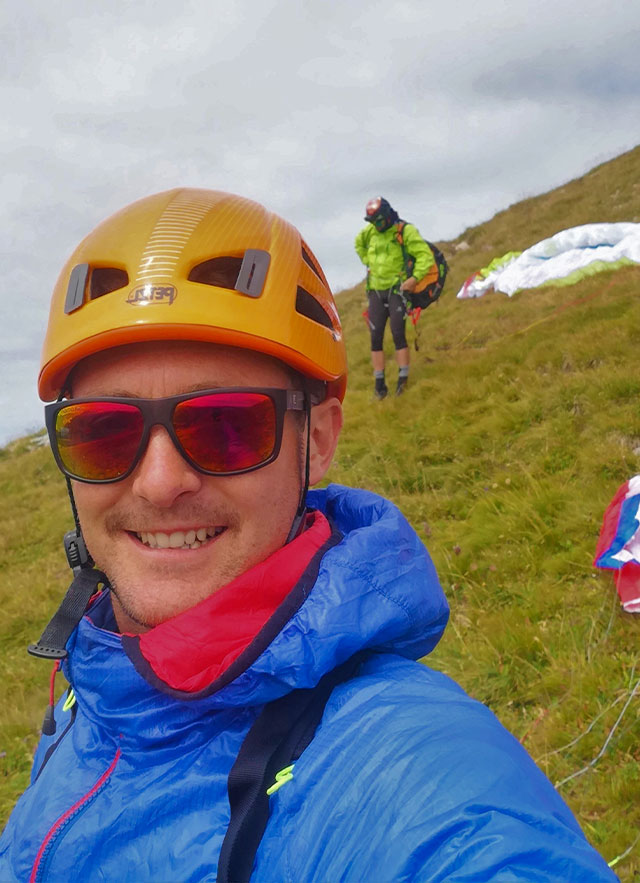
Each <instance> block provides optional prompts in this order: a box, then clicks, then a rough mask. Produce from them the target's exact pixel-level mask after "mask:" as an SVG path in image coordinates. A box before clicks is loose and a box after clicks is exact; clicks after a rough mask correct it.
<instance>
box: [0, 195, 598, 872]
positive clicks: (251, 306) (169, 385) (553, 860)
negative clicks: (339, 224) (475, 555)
mask: <svg viewBox="0 0 640 883" xmlns="http://www.w3.org/2000/svg"><path fill="white" fill-rule="evenodd" d="M345 379H346V361H345V350H344V345H343V340H342V333H341V329H340V323H339V319H338V314H337V312H336V309H335V304H334V301H333V297H332V295H331V292H330V290H329V287H328V285H327V282H326V279H325V277H324V275H323V273H322V270H321V268H320V266H319V265H318V263H317V261H316V259H315V258H314V256H313V254H312V253H311V251H310V250H309V249H308V247H307V246H306V245H305V243H304V242H303V241H302V240H301V238H300V235H299V234H298V232H297V230H295V228H293V227H292V226H291V225H289V224H287V223H286V222H285V221H283V220H282V219H280V218H278V217H277V216H275V215H272V214H270V213H269V212H267V211H266V210H265V209H263V208H262V207H261V206H259V205H257V204H255V203H253V202H250V201H249V200H245V199H241V198H239V197H235V196H230V195H227V194H223V193H219V192H211V191H206V190H177V191H171V192H168V193H163V194H159V195H157V196H153V197H149V198H146V199H143V200H141V201H140V202H138V203H134V204H133V205H131V206H129V207H127V208H125V209H124V210H123V211H121V212H120V213H118V214H116V215H115V216H113V217H112V218H110V219H109V220H107V221H105V222H104V223H103V224H102V225H100V226H99V227H98V228H97V229H96V230H95V231H94V232H93V233H92V234H90V235H89V236H88V237H87V238H86V239H85V240H84V241H83V242H82V243H81V244H80V246H79V247H78V249H77V250H76V251H75V253H74V254H73V255H72V257H71V259H70V260H69V262H68V263H67V265H66V266H65V268H64V269H63V271H62V274H61V276H60V279H59V281H58V284H57V286H56V289H55V292H54V295H53V301H52V307H51V315H50V321H49V328H48V332H47V338H46V341H45V345H44V351H43V361H42V370H41V374H40V380H39V389H40V394H41V396H42V397H43V398H44V399H45V400H54V399H57V400H58V401H57V402H54V403H53V404H50V405H48V406H47V409H46V411H47V426H48V429H49V435H50V438H51V443H52V448H53V452H54V455H55V457H56V460H57V463H58V465H59V466H60V468H61V469H62V471H63V473H64V474H65V476H66V477H67V479H68V480H69V482H70V484H69V489H70V495H71V497H72V501H73V507H74V509H73V511H74V514H75V516H76V522H77V530H76V531H75V532H73V534H72V537H71V540H70V541H69V542H68V546H69V554H70V558H71V562H72V564H73V565H74V567H75V571H76V577H75V579H74V582H73V583H72V586H71V588H70V590H69V594H68V595H67V596H66V598H65V599H64V601H63V603H62V607H61V611H62V612H60V611H59V613H58V614H57V615H56V616H55V617H54V619H53V620H52V622H51V623H50V625H49V626H48V627H47V629H46V630H45V632H44V634H43V636H42V638H41V639H40V641H39V642H38V643H37V644H36V645H35V646H32V648H31V650H32V652H34V653H36V654H39V655H42V656H45V657H49V658H62V670H63V672H64V674H65V677H66V678H67V679H68V681H69V683H70V685H71V690H70V692H69V693H68V695H67V696H65V697H63V699H62V700H61V701H60V703H59V704H58V707H57V708H56V710H55V725H54V723H53V720H52V715H49V719H48V721H47V726H46V730H47V732H48V733H49V734H48V735H46V734H45V735H44V736H43V739H42V741H41V744H40V746H39V748H38V750H37V753H36V757H35V760H34V768H33V775H32V785H31V787H30V788H29V789H28V790H27V791H26V792H25V794H24V795H23V796H22V798H21V799H20V801H19V802H18V804H17V807H16V809H15V810H14V813H13V815H12V817H11V819H10V822H9V824H8V826H7V828H6V830H5V832H4V835H3V838H2V841H1V843H0V879H1V880H3V881H9V880H20V881H22V880H27V879H28V880H32V881H40V880H54V881H57V880H64V881H85V880H94V879H100V880H109V881H111V880H113V881H116V880H117V881H141V880H149V881H201V880H214V879H217V880H224V881H234V883H237V881H239V880H248V879H249V878H250V879H251V880H252V881H280V880H291V881H334V880H335V881H337V880H343V881H352V883H360V881H363V880H371V881H376V883H386V881H398V880H421V881H427V880H429V881H430V880H463V879H465V880H477V881H484V880H502V881H506V880H533V879H536V880H542V879H544V880H563V881H576V883H577V881H580V883H585V881H595V880H612V879H615V878H614V877H613V875H612V874H611V872H610V871H609V869H608V868H607V866H606V864H605V863H604V862H603V861H602V859H601V858H600V857H599V856H598V855H597V854H596V853H595V852H594V851H593V849H592V848H591V847H590V846H589V845H588V843H587V842H586V840H585V839H584V837H583V835H582V833H581V831H580V829H579V827H578V825H577V823H576V821H575V819H574V818H573V816H572V815H571V812H570V811H569V809H568V808H567V807H566V806H565V804H564V803H563V801H562V800H561V798H560V797H559V796H558V795H557V794H556V792H555V791H554V789H553V788H552V786H551V785H550V783H549V782H548V781H547V779H546V778H545V777H544V776H543V775H542V774H541V773H540V772H539V771H538V770H537V768H536V767H535V765H534V764H533V762H532V761H531V760H530V758H529V757H528V755H527V754H526V752H525V751H524V750H523V749H522V748H521V746H520V745H519V744H518V743H517V742H516V741H515V740H514V739H513V738H512V737H511V736H510V735H509V734H508V733H507V732H506V731H505V730H504V729H503V728H502V727H501V725H500V724H499V723H498V721H497V720H496V718H495V717H494V716H493V715H492V714H491V712H490V711H488V709H486V708H485V707H484V706H482V705H481V704H479V703H477V702H475V701H473V700H471V699H470V698H469V697H468V696H466V694H465V693H464V692H463V691H462V690H461V689H460V688H459V687H458V686H456V685H455V684H454V683H453V682H452V681H450V680H449V679H448V678H447V677H445V676H444V675H442V674H439V673H437V672H434V671H431V670H430V669H428V668H427V667H426V666H422V665H419V664H417V663H416V662H414V661H413V660H415V659H417V658H419V657H421V656H423V655H425V654H426V653H428V652H429V651H430V650H431V649H432V648H433V647H434V646H435V644H436V643H437V641H438V640H439V638H440V636H441V634H442V631H443V629H444V627H445V624H446V620H447V616H448V608H447V604H446V601H445V598H444V596H443V593H442V591H441V589H440V586H439V584H438V581H437V578H436V575H435V572H434V569H433V566H432V564H431V562H430V559H429V557H428V555H427V552H426V550H425V549H424V547H423V545H422V544H421V542H420V540H419V539H418V537H417V536H416V534H415V533H414V532H413V530H412V529H411V527H410V526H409V525H408V523H407V522H406V520H405V519H404V518H403V517H402V515H401V514H400V513H399V511H398V510H397V509H396V508H395V507H394V506H393V505H391V504H390V503H388V502H387V501H385V500H383V499H381V498H380V497H377V496H375V495H373V494H370V493H367V492H364V491H352V490H349V489H347V488H343V487H339V486H329V487H328V488H327V489H325V490H316V491H309V492H308V493H307V487H308V484H309V483H311V484H316V483H317V482H319V481H320V480H321V479H322V477H323V476H324V475H325V473H326V471H327V469H328V467H329V465H330V463H331V459H332V456H333V453H334V450H335V446H336V442H337V439H338V435H339V432H340V427H341V400H342V397H343V395H344V390H345ZM83 537H84V540H86V544H87V547H88V551H89V553H90V556H91V558H92V559H93V561H94V562H95V568H92V567H91V561H90V560H89V559H88V556H87V555H86V554H85V553H84V552H83V544H82V538H83ZM98 568H99V569H100V570H98ZM100 571H104V573H101V572H100ZM99 586H102V589H101V590H100V591H97V592H96V591H95V589H96V587H99ZM54 726H55V728H56V729H55V733H53V732H52V731H53V729H54Z"/></svg>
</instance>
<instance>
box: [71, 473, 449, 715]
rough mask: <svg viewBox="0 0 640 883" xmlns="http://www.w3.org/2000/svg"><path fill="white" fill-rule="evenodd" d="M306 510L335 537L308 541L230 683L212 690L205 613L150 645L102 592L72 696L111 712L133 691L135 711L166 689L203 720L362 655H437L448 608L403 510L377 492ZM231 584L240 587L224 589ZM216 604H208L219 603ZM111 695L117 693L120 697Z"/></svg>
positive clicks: (334, 491)
mask: <svg viewBox="0 0 640 883" xmlns="http://www.w3.org/2000/svg"><path fill="white" fill-rule="evenodd" d="M308 506H309V507H310V508H313V509H317V510H319V512H321V513H322V514H323V515H324V516H325V517H326V519H328V522H329V524H330V525H331V529H327V531H326V533H324V534H323V533H322V532H321V531H319V530H318V531H317V537H318V538H317V539H316V540H315V546H317V547H318V548H317V550H316V549H315V548H314V546H313V543H311V540H309V539H306V540H305V542H307V544H309V543H311V548H310V549H309V550H308V553H309V552H310V553H312V558H311V560H310V562H309V564H308V565H307V566H306V569H305V570H304V573H303V574H302V576H300V577H299V578H297V581H296V582H295V585H294V586H293V587H292V588H291V589H290V591H289V592H288V594H287V595H286V598H285V600H284V601H283V602H282V603H281V604H279V605H278V607H277V608H276V610H275V612H273V614H272V615H271V616H270V617H269V619H268V620H267V621H266V623H265V624H264V625H263V626H262V628H261V629H260V630H259V631H258V633H257V634H256V635H255V637H254V639H253V640H252V641H251V642H250V644H249V645H248V647H247V648H246V649H245V651H244V652H243V653H242V654H241V656H240V657H239V661H240V665H239V666H238V665H237V663H238V660H236V668H235V670H233V672H232V674H233V677H232V678H230V677H229V676H228V675H227V676H226V677H225V676H224V674H223V675H222V676H220V677H215V678H214V679H213V681H212V682H209V683H206V680H207V671H208V670H207V669H206V664H205V665H204V667H203V661H202V660H203V655H202V651H203V648H204V650H206V647H207V646H209V645H213V641H214V638H213V637H212V635H211V632H210V628H209V631H208V632H207V633H200V634H199V633H198V630H199V629H201V628H202V626H201V624H202V623H206V617H205V616H203V615H202V614H203V613H204V612H206V611H204V610H200V609H198V610H197V615H194V614H193V611H185V613H183V614H180V615H179V616H177V617H175V618H174V619H173V620H169V621H168V623H163V624H162V625H161V626H158V627H157V628H156V629H152V630H151V631H149V632H147V633H146V634H145V635H142V636H126V635H117V634H114V632H113V620H112V614H111V607H110V603H108V595H105V596H103V597H102V598H101V599H99V601H98V602H97V604H95V605H94V606H93V607H92V608H91V609H90V611H89V615H88V616H85V617H84V619H83V620H82V621H81V623H80V625H79V627H78V629H77V631H76V633H75V635H74V636H72V638H71V641H70V643H69V650H70V656H71V658H70V661H69V662H68V663H66V664H65V667H66V668H67V669H68V672H67V675H68V677H69V679H70V680H71V682H72V684H73V686H74V689H76V692H79V693H82V691H83V689H86V690H87V691H89V692H91V693H92V694H93V698H94V700H95V701H96V702H98V701H99V702H100V704H101V712H105V711H106V710H107V708H106V706H108V705H109V704H110V703H111V702H112V701H113V702H114V703H117V704H119V707H121V706H122V703H124V704H127V701H128V700H127V698H126V697H127V696H129V695H131V700H130V701H134V699H133V696H134V694H135V702H136V703H139V702H144V698H143V697H144V696H145V695H146V693H147V692H148V690H151V691H152V693H156V695H157V691H158V690H159V691H160V692H161V693H165V694H169V695H171V696H173V697H174V698H178V699H181V700H184V701H185V702H186V701H188V702H189V703H191V704H193V705H194V706H198V707H199V710H198V711H197V710H196V708H195V707H194V708H193V709H192V710H193V712H194V714H199V713H201V711H202V707H201V703H202V702H205V703H206V705H207V707H210V708H212V709H214V708H230V707H235V708H239V707H244V706H248V705H259V704H263V703H265V702H269V701H271V700H273V699H275V698H277V697H279V696H282V695H284V694H285V693H288V692H290V691H291V690H292V689H296V688H300V687H311V686H314V685H315V684H316V683H317V682H318V681H319V680H320V678H321V677H322V675H323V674H325V673H326V672H327V671H329V670H331V669H332V668H334V667H335V666H336V665H339V664H340V663H341V662H343V661H345V660H346V659H348V658H349V657H350V656H352V655H353V654H354V653H356V652H358V651H362V650H369V651H372V652H380V653H388V652H393V653H396V654H399V655H401V656H404V657H407V658H411V659H418V658H420V657H422V656H425V655H426V654H427V653H429V652H430V651H431V650H432V649H433V648H434V647H435V645H436V644H437V642H438V640H439V639H440V637H441V635H442V633H443V631H444V628H445V625H446V622H447V619H448V613H449V611H448V605H447V602H446V599H445V597H444V593H443V592H442V589H441V587H440V585H439V582H438V578H437V575H436V572H435V569H434V566H433V564H432V562H431V559H430V557H429V554H428V552H427V550H426V549H425V547H424V545H423V544H422V542H421V541H420V539H419V537H418V536H417V535H416V533H415V531H414V530H413V529H412V528H411V526H410V525H409V523H408V522H407V520H406V519H405V518H404V516H403V515H402V514H401V513H400V511H399V510H398V509H397V508H396V507H395V506H394V505H393V504H391V503H389V502H388V501H387V500H384V499H383V498H382V497H379V496H377V495H375V494H372V493H369V492H367V491H360V490H351V489H349V488H345V487H341V486H339V485H330V486H329V487H328V488H326V489H324V490H315V491H311V492H310V493H309V495H308ZM320 521H322V522H324V518H320ZM307 534H311V531H306V532H305V533H304V534H302V535H301V537H299V538H298V539H297V540H294V541H293V543H291V544H290V545H289V546H287V547H284V548H283V549H280V550H278V552H276V553H275V554H274V555H273V556H271V558H270V559H267V561H265V562H263V563H262V564H261V565H258V566H257V567H256V568H252V570H251V571H248V572H247V573H246V574H243V575H242V577H240V578H239V580H241V581H242V586H243V591H245V592H246V591H247V586H248V585H251V584H252V581H254V582H253V584H254V585H255V586H260V585H264V584H265V571H266V573H267V575H268V574H269V572H270V571H269V568H270V567H271V572H274V571H275V570H276V569H277V572H278V573H279V572H280V571H281V570H282V567H281V561H282V556H283V555H284V556H286V555H290V554H293V553H294V546H295V544H296V543H298V542H299V541H300V540H302V539H303V538H305V537H306V535H307ZM325 536H328V539H326V540H324V537H325ZM323 540H324V541H323ZM288 550H291V551H288ZM276 556H280V558H279V559H276V561H275V565H276V567H275V568H274V567H273V566H272V564H273V562H272V559H274V558H276ZM234 586H235V581H234V583H231V584H229V586H227V587H225V589H224V591H233V588H234ZM221 591H223V590H221ZM216 595H217V593H216ZM216 595H213V596H211V599H207V600H206V601H205V602H202V604H204V605H206V604H207V603H208V602H209V603H212V604H213V603H214V601H213V600H212V599H216ZM200 606H201V605H198V608H200ZM194 610H195V608H194ZM163 627H170V629H171V634H172V639H171V641H168V640H165V638H164V636H165V635H166V634H167V630H166V629H165V628H163ZM205 627H206V626H205ZM176 636H177V637H176ZM196 647H197V648H199V650H198V652H196V651H195V649H194V648H196ZM205 656H206V654H205ZM185 658H187V659H193V660H194V663H193V664H194V666H195V668H197V669H199V670H197V671H196V670H195V669H194V671H193V678H192V681H191V682H190V684H191V686H193V684H195V685H196V687H197V689H195V690H194V689H187V690H185V689H183V687H184V682H183V680H181V681H180V684H177V683H176V682H175V681H174V680H173V678H172V671H173V670H174V669H175V668H177V667H179V663H180V665H181V666H182V668H184V659H185ZM206 662H207V660H206V658H205V663H206ZM203 676H204V683H205V685H204V686H203ZM106 682H108V683H109V696H105V695H100V696H99V697H98V694H97V692H96V689H95V685H96V684H102V683H106ZM114 691H115V692H116V693H120V694H121V695H119V696H117V698H116V697H115V696H114V695H113V693H114ZM122 693H124V694H126V696H125V695H122ZM167 698H168V697H167ZM149 700H150V701H151V695H150V696H149ZM163 704H164V703H163ZM114 710H115V705H114ZM165 711H166V706H165Z"/></svg>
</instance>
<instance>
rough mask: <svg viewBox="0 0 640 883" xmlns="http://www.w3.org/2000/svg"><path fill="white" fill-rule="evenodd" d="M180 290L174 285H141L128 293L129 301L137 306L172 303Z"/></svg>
mask: <svg viewBox="0 0 640 883" xmlns="http://www.w3.org/2000/svg"><path fill="white" fill-rule="evenodd" d="M177 296H178V292H177V291H176V289H175V288H174V286H173V285H141V286H140V287H139V288H134V289H132V290H131V291H130V292H129V294H128V295H127V303H128V304H133V305H134V306H137V307H146V306H148V305H149V304H172V303H173V302H174V300H175V299H176V298H177Z"/></svg>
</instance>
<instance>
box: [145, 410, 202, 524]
mask: <svg viewBox="0 0 640 883" xmlns="http://www.w3.org/2000/svg"><path fill="white" fill-rule="evenodd" d="M201 486H202V475H201V474H200V473H199V472H197V471H196V470H195V469H193V468H192V467H191V466H190V465H189V464H188V463H187V461H186V460H185V459H184V457H183V456H182V455H181V454H180V452H179V451H178V450H177V449H176V447H175V445H174V444H173V442H172V440H171V438H170V437H169V434H168V433H167V431H166V429H163V427H161V426H154V427H153V429H152V430H151V434H150V436H149V443H148V444H147V449H146V451H145V452H144V454H143V455H142V459H141V460H140V462H139V463H138V465H137V466H136V469H135V471H134V473H133V492H134V494H136V495H137V496H139V497H142V498H143V499H145V500H146V501H147V502H149V503H152V504H153V505H154V506H158V507H160V508H164V509H167V508H169V507H170V506H172V505H173V503H174V502H175V501H176V500H177V499H178V497H181V496H182V495H183V494H190V493H191V494H193V493H196V492H197V491H199V490H200V488H201Z"/></svg>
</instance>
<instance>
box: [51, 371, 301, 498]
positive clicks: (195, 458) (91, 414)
mask: <svg viewBox="0 0 640 883" xmlns="http://www.w3.org/2000/svg"><path fill="white" fill-rule="evenodd" d="M305 408H306V396H305V393H304V392H302V391H301V390H295V389H254V388H244V387H243V388H231V389H213V390H211V389H210V390H203V391H202V392H195V393H186V394H185V395H178V396H169V397H168V398H162V399H137V398H121V397H115V396H113V397H105V398H99V399H70V400H66V401H61V402H54V403H53V404H50V405H46V406H45V409H44V410H45V418H46V424H47V432H48V433H49V439H50V440H51V449H52V451H53V455H54V457H55V459H56V463H57V464H58V466H59V468H60V469H61V471H62V472H63V473H64V474H65V475H67V476H68V477H69V478H75V479H77V480H78V481H85V482H88V483H90V484H102V483H106V482H113V481H121V480H122V479H123V478H126V477H127V476H128V475H130V474H131V473H132V472H133V470H134V469H135V468H136V466H137V464H138V463H139V462H140V459H141V457H142V455H143V454H144V451H145V449H146V447H147V443H148V441H149V433H150V432H151V428H152V427H153V426H163V427H164V428H165V429H166V431H167V432H168V433H169V436H170V437H171V439H172V441H173V443H174V445H175V446H176V448H177V449H178V451H179V452H180V454H181V455H182V456H183V457H184V459H185V460H186V461H187V463H189V464H190V465H191V466H192V467H193V468H194V469H196V470H197V471H198V472H203V473H204V474H205V475H240V474H242V473H244V472H251V471H252V470H254V469H260V468H261V467H262V466H266V465H267V464H268V463H272V462H273V461H274V460H275V459H276V457H277V456H278V454H279V453H280V445H281V443H282V428H283V424H284V415H285V412H286V411H304V410H305Z"/></svg>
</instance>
